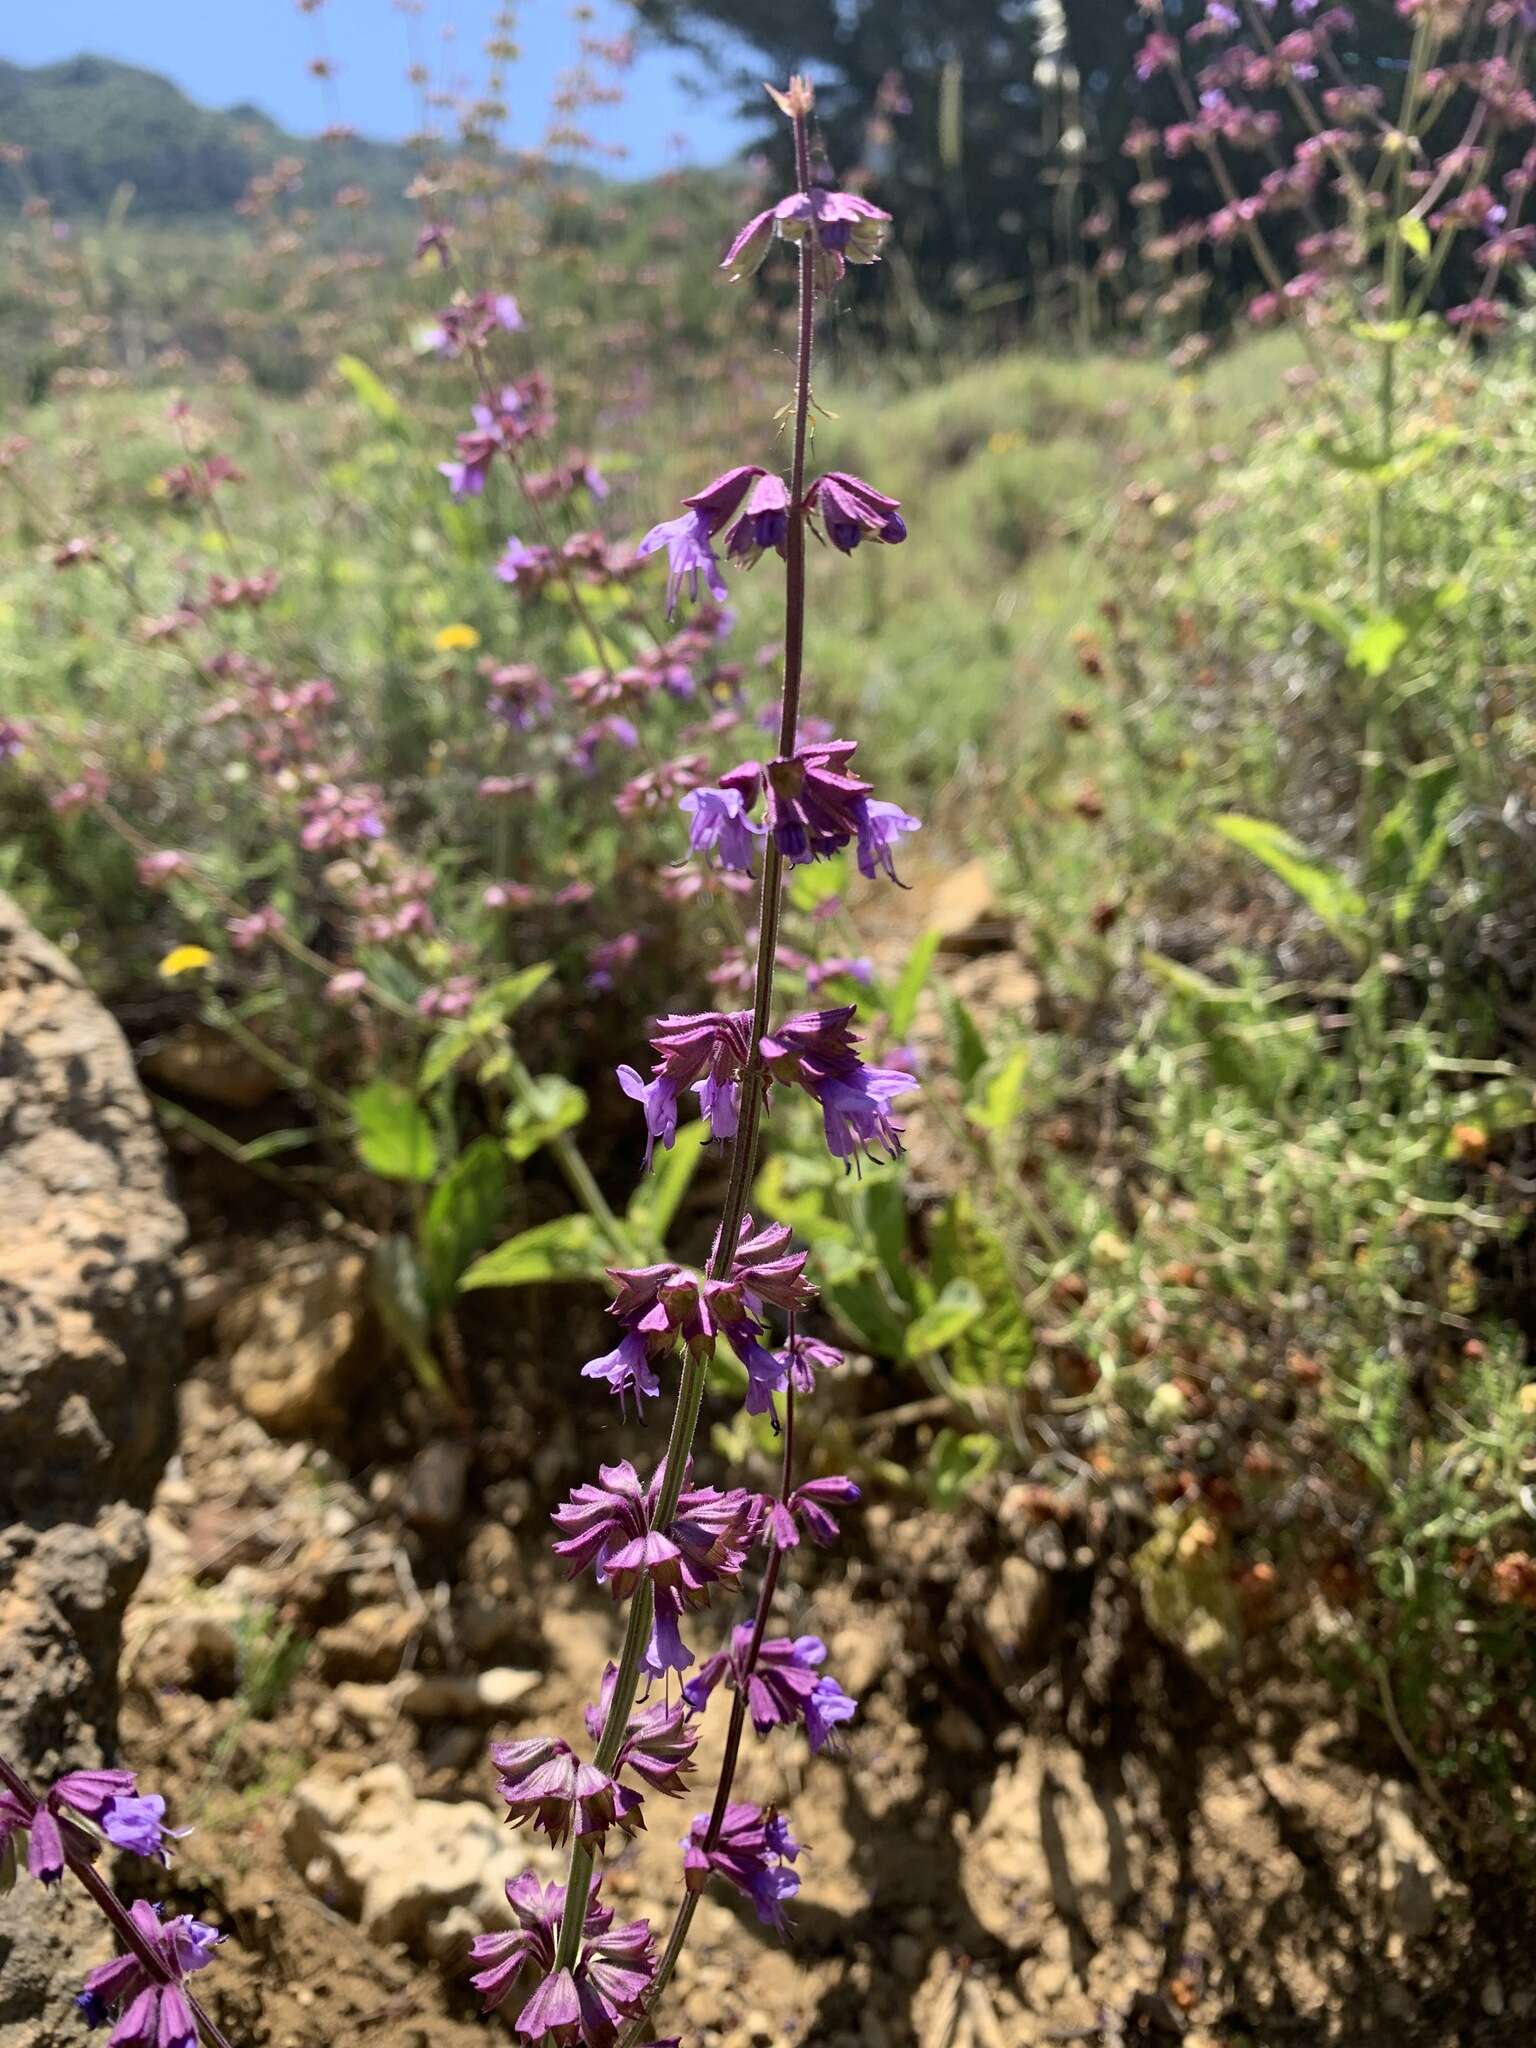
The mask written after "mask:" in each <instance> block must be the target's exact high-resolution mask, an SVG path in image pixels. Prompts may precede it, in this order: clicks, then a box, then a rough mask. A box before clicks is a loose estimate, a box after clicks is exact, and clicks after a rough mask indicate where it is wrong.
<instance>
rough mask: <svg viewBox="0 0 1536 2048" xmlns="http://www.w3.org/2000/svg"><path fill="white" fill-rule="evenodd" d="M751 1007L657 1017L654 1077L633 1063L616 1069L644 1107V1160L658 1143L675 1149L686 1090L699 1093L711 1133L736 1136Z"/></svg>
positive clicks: (626, 1090)
mask: <svg viewBox="0 0 1536 2048" xmlns="http://www.w3.org/2000/svg"><path fill="white" fill-rule="evenodd" d="M751 1025H752V1017H751V1013H750V1011H746V1010H738V1011H724V1010H701V1011H697V1012H694V1013H692V1014H682V1015H677V1016H666V1017H659V1018H658V1019H657V1020H656V1029H655V1031H654V1032H653V1034H652V1036H651V1050H652V1051H653V1052H654V1053H655V1054H656V1055H657V1057H656V1059H655V1060H654V1061H653V1062H652V1065H651V1079H650V1080H649V1081H645V1080H642V1078H641V1077H640V1075H639V1074H638V1073H636V1071H635V1069H634V1068H633V1067H629V1066H625V1067H620V1068H619V1069H618V1076H619V1086H620V1087H621V1088H622V1089H623V1090H624V1093H625V1094H626V1095H628V1096H630V1097H632V1098H633V1100H634V1101H636V1102H639V1103H642V1104H643V1105H644V1107H645V1128H646V1132H647V1134H648V1142H647V1144H646V1148H645V1163H646V1165H647V1167H649V1165H650V1163H651V1156H652V1154H653V1152H654V1151H655V1149H656V1146H657V1145H658V1144H660V1145H661V1146H662V1147H663V1148H664V1149H665V1150H666V1151H669V1152H670V1151H671V1149H672V1145H673V1142H674V1140H675V1139H676V1137H677V1116H678V1103H679V1099H680V1098H681V1096H682V1094H683V1093H684V1091H685V1090H686V1089H690V1088H691V1089H692V1090H693V1091H694V1093H695V1094H696V1095H697V1096H698V1098H699V1106H700V1109H701V1110H702V1112H703V1114H704V1116H705V1118H706V1119H707V1120H708V1123H709V1131H710V1136H711V1137H712V1138H718V1139H722V1140H723V1139H727V1138H733V1137H734V1136H735V1135H736V1119H737V1112H738V1107H739V1096H740V1078H741V1070H742V1068H743V1067H744V1066H745V1065H746V1062H747V1051H748V1043H749V1033H750V1031H751Z"/></svg>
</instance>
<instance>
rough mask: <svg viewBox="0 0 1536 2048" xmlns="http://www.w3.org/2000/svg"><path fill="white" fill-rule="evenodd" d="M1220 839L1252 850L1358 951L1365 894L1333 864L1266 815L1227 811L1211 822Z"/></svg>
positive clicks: (1244, 849) (1337, 934)
mask: <svg viewBox="0 0 1536 2048" xmlns="http://www.w3.org/2000/svg"><path fill="white" fill-rule="evenodd" d="M1212 822H1213V823H1214V825H1215V827H1216V830H1217V831H1218V832H1219V833H1220V834H1221V835H1222V837H1223V838H1224V839H1230V840H1231V842H1232V844H1233V845H1234V846H1240V847H1241V848H1242V849H1243V851H1244V852H1245V853H1251V854H1252V855H1253V857H1254V859H1255V860H1260V861H1262V862H1263V863H1264V865H1265V867H1267V868H1268V869H1269V871H1270V873H1271V874H1273V875H1278V876H1279V878H1280V880H1281V881H1282V882H1284V883H1285V885H1286V887H1287V888H1288V889H1292V890H1294V891H1295V893H1296V894H1297V895H1298V896H1299V897H1300V898H1301V900H1302V902H1303V903H1305V904H1306V906H1307V908H1308V909H1309V910H1310V911H1311V912H1312V913H1313V915H1314V916H1316V917H1318V918H1320V919H1321V920H1322V922H1323V923H1324V924H1325V925H1326V926H1327V927H1328V929H1329V930H1330V931H1331V932H1332V933H1333V935H1334V937H1335V938H1337V939H1339V940H1340V941H1341V942H1342V943H1343V944H1344V945H1346V946H1349V947H1350V948H1351V949H1353V950H1356V951H1358V950H1359V949H1360V948H1361V947H1362V945H1363V943H1364V941H1363V935H1362V933H1361V931H1360V929H1359V927H1360V924H1361V921H1362V920H1363V919H1364V917H1365V914H1366V902H1365V898H1364V897H1363V896H1362V895H1361V894H1360V891H1359V890H1358V889H1356V888H1355V887H1354V885H1353V884H1352V883H1351V882H1349V881H1347V880H1346V879H1345V877H1344V876H1343V875H1341V874H1339V873H1338V871H1337V870H1336V869H1334V868H1326V867H1324V866H1323V865H1322V863H1321V862H1320V861H1315V860H1312V859H1310V858H1309V857H1308V855H1307V852H1306V849H1305V848H1304V847H1303V846H1301V845H1300V844H1299V843H1298V842H1297V841H1296V840H1294V839H1293V838H1292V837H1291V835H1290V833H1289V832H1285V831H1282V830H1281V828H1280V827H1279V826H1278V825H1272V824H1270V823H1269V821H1268V820H1267V819H1265V818H1249V817H1244V816H1243V814H1242V813H1241V812H1238V811H1225V812H1223V813H1222V814H1221V816H1220V817H1218V818H1215V819H1214V820H1213V821H1212Z"/></svg>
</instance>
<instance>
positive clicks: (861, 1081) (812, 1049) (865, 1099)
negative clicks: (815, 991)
mask: <svg viewBox="0 0 1536 2048" xmlns="http://www.w3.org/2000/svg"><path fill="white" fill-rule="evenodd" d="M854 1015H855V1009H854V1005H853V1004H852V1003H849V1004H847V1005H846V1006H845V1007H844V1008H842V1009H837V1010H808V1011H806V1012H804V1013H803V1014H802V1015H800V1016H798V1017H791V1018H789V1019H788V1020H787V1022H785V1023H784V1024H782V1025H780V1027H779V1029H778V1031H777V1032H776V1033H774V1035H773V1036H772V1037H769V1038H765V1039H764V1040H763V1041H762V1053H763V1058H764V1060H765V1061H766V1063H767V1065H768V1069H769V1071H770V1072H771V1073H772V1074H773V1075H774V1076H775V1077H776V1078H777V1079H778V1080H780V1081H783V1082H784V1083H786V1085H788V1086H790V1087H795V1088H803V1089H804V1090H805V1092H806V1093H807V1094H808V1095H810V1096H811V1097H812V1098H813V1099H814V1100H815V1101H816V1102H818V1103H819V1104H820V1105H821V1113H822V1125H823V1128H824V1131H825V1134H826V1140H827V1147H828V1150H829V1151H830V1152H831V1153H832V1156H833V1157H834V1158H835V1159H842V1160H845V1161H847V1162H849V1163H850V1164H851V1163H852V1162H853V1161H854V1160H855V1159H856V1158H857V1157H858V1156H859V1155H860V1154H861V1153H863V1152H866V1151H869V1150H872V1149H874V1148H878V1149H879V1150H881V1151H884V1152H886V1153H888V1154H889V1155H890V1157H891V1158H892V1159H896V1158H899V1157H900V1155H901V1149H902V1147H901V1126H900V1124H898V1123H896V1122H895V1121H894V1120H893V1118H892V1117H891V1114H890V1105H891V1104H892V1103H893V1102H894V1101H896V1100H897V1099H898V1098H899V1097H900V1096H903V1095H910V1094H911V1093H912V1092H913V1089H914V1085H915V1084H914V1082H913V1080H912V1076H911V1075H910V1074H904V1073H901V1072H899V1071H898V1070H897V1069H895V1068H886V1067H866V1066H865V1065H864V1063H863V1062H862V1061H861V1060H860V1058H859V1056H858V1054H857V1053H856V1052H855V1050H854V1038H853V1034H852V1032H851V1031H850V1029H849V1026H850V1024H851V1023H852V1021H853V1018H854Z"/></svg>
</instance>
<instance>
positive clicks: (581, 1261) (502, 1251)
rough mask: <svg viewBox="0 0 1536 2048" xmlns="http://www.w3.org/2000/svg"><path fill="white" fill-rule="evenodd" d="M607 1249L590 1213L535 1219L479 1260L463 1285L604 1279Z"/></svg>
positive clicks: (465, 1290) (465, 1287)
mask: <svg viewBox="0 0 1536 2048" xmlns="http://www.w3.org/2000/svg"><path fill="white" fill-rule="evenodd" d="M607 1257H608V1252H607V1248H606V1247H605V1246H604V1244H603V1241H602V1238H601V1237H600V1235H599V1233H598V1229H597V1226H596V1224H595V1223H594V1222H593V1221H592V1219H591V1217H590V1216H583V1215H572V1216H559V1217H556V1218H555V1220H554V1221H553V1222H551V1223H539V1224H535V1226H534V1227H533V1229H532V1230H523V1231H519V1232H518V1234H517V1236H516V1237H509V1238H508V1239H507V1240H506V1241H505V1243H503V1244H499V1245H497V1247H496V1249H495V1250H494V1251H489V1252H487V1253H486V1254H485V1256H484V1257H483V1258H479V1259H476V1260H475V1262H474V1264H473V1265H472V1266H470V1268H469V1270H468V1271H467V1272H466V1273H465V1274H464V1275H463V1276H462V1277H461V1279H460V1281H459V1289H460V1292H461V1293H468V1292H469V1291H470V1290H471V1289H473V1288H477V1287H532V1286H536V1285H538V1284H539V1283H541V1282H543V1281H546V1280H600V1279H601V1278H602V1276H603V1267H604V1263H605V1260H606V1258H607Z"/></svg>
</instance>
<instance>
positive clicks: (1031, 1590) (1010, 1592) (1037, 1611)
mask: <svg viewBox="0 0 1536 2048" xmlns="http://www.w3.org/2000/svg"><path fill="white" fill-rule="evenodd" d="M1050 1613H1051V1581H1050V1576H1049V1574H1048V1573H1046V1572H1043V1571H1042V1570H1041V1569H1040V1567H1039V1566H1038V1565H1036V1564H1031V1563H1030V1561H1029V1559H1028V1558H1026V1557H1016V1556H1013V1557H1005V1558H1004V1559H1003V1560H1002V1562H1001V1563H1000V1564H999V1566H998V1569H997V1584H996V1586H994V1588H993V1589H992V1591H991V1593H990V1594H989V1595H988V1596H987V1599H986V1602H985V1604H984V1606H983V1607H982V1610H981V1628H980V1630H979V1632H978V1643H979V1647H980V1650H981V1654H982V1658H983V1660H984V1661H985V1663H986V1666H987V1669H988V1671H989V1672H990V1673H991V1676H992V1678H993V1680H994V1682H995V1683H996V1684H997V1685H998V1686H999V1687H1000V1688H1002V1689H1003V1690H1006V1689H1007V1687H1008V1686H1010V1685H1015V1684H1017V1683H1018V1681H1019V1680H1020V1679H1021V1678H1023V1677H1024V1676H1025V1675H1026V1674H1027V1672H1028V1669H1029V1666H1030V1662H1031V1658H1032V1653H1033V1651H1034V1650H1035V1649H1036V1648H1037V1647H1038V1646H1039V1643H1040V1639H1041V1637H1042V1636H1043V1635H1044V1633H1045V1630H1046V1626H1047V1623H1048V1622H1049V1620H1050Z"/></svg>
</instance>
